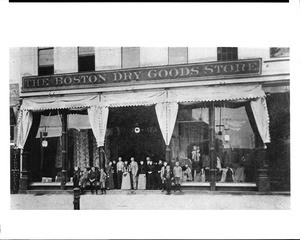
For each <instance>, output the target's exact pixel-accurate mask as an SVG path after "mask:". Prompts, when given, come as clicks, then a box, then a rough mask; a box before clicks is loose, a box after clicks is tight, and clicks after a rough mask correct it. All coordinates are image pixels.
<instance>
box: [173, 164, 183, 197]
mask: <svg viewBox="0 0 300 240" xmlns="http://www.w3.org/2000/svg"><path fill="white" fill-rule="evenodd" d="M173 174H174V180H175V189H174V191H175V192H176V191H177V190H179V191H180V192H182V190H181V187H180V179H181V178H182V168H181V167H180V166H179V162H178V161H177V162H176V163H175V167H174V169H173Z"/></svg>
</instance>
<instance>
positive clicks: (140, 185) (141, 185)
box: [138, 174, 146, 189]
mask: <svg viewBox="0 0 300 240" xmlns="http://www.w3.org/2000/svg"><path fill="white" fill-rule="evenodd" d="M138 189H146V174H140V175H139V180H138Z"/></svg>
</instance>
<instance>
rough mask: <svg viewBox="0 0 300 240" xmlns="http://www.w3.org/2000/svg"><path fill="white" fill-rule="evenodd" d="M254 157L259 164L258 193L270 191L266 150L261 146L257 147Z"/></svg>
mask: <svg viewBox="0 0 300 240" xmlns="http://www.w3.org/2000/svg"><path fill="white" fill-rule="evenodd" d="M256 157H257V160H258V162H259V168H258V169H257V188H258V191H259V192H269V191H270V176H269V164H268V163H267V158H266V150H265V149H264V148H263V146H259V147H258V148H257V149H256Z"/></svg>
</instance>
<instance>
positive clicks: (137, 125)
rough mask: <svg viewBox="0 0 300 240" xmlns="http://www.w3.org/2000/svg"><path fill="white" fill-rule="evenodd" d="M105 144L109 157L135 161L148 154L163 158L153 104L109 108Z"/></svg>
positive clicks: (161, 143) (148, 155)
mask: <svg viewBox="0 0 300 240" xmlns="http://www.w3.org/2000/svg"><path fill="white" fill-rule="evenodd" d="M107 128H108V131H109V132H110V133H109V134H108V136H107V141H106V143H107V144H109V150H110V159H111V160H117V158H118V157H119V156H120V157H122V158H123V160H128V161H129V160H130V157H134V158H135V160H136V161H138V162H139V161H141V160H145V158H146V157H150V158H151V159H152V160H154V161H158V160H159V159H164V158H165V143H164V140H163V137H162V134H161V131H160V128H159V124H158V121H157V117H156V113H155V108H154V106H147V107H145V106H143V107H119V108H110V112H109V117H108V125H107Z"/></svg>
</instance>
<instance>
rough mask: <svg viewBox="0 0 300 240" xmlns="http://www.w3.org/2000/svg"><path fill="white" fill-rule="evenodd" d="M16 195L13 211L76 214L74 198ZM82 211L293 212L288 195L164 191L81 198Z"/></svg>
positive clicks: (61, 194)
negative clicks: (69, 212)
mask: <svg viewBox="0 0 300 240" xmlns="http://www.w3.org/2000/svg"><path fill="white" fill-rule="evenodd" d="M57 193H59V194H45V193H43V192H40V193H38V192H36V194H15V195H13V194H12V195H11V209H31V210H33V209H36V210H38V209H41V210H45V209H52V210H73V194H72V191H70V192H57ZM80 209H81V210H89V209H99V210H111V209H114V210H150V209H151V210H160V209H174V210H223V209H224V210H246V209H249V210H256V209H261V210H264V209H265V210H269V209H272V210H276V209H281V210H289V209H290V196H289V194H288V193H285V194H283V193H280V194H276V193H270V194H268V195H261V194H259V193H253V192H252V193H247V192H236V193H235V192H231V193H226V192H214V193H212V192H205V191H204V192H202V191H186V192H183V193H179V192H176V193H175V194H173V192H172V195H170V196H169V195H165V193H161V192H160V191H130V190H128V191H118V190H113V191H108V192H107V195H91V194H90V193H89V192H87V193H86V194H84V195H81V197H80Z"/></svg>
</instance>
